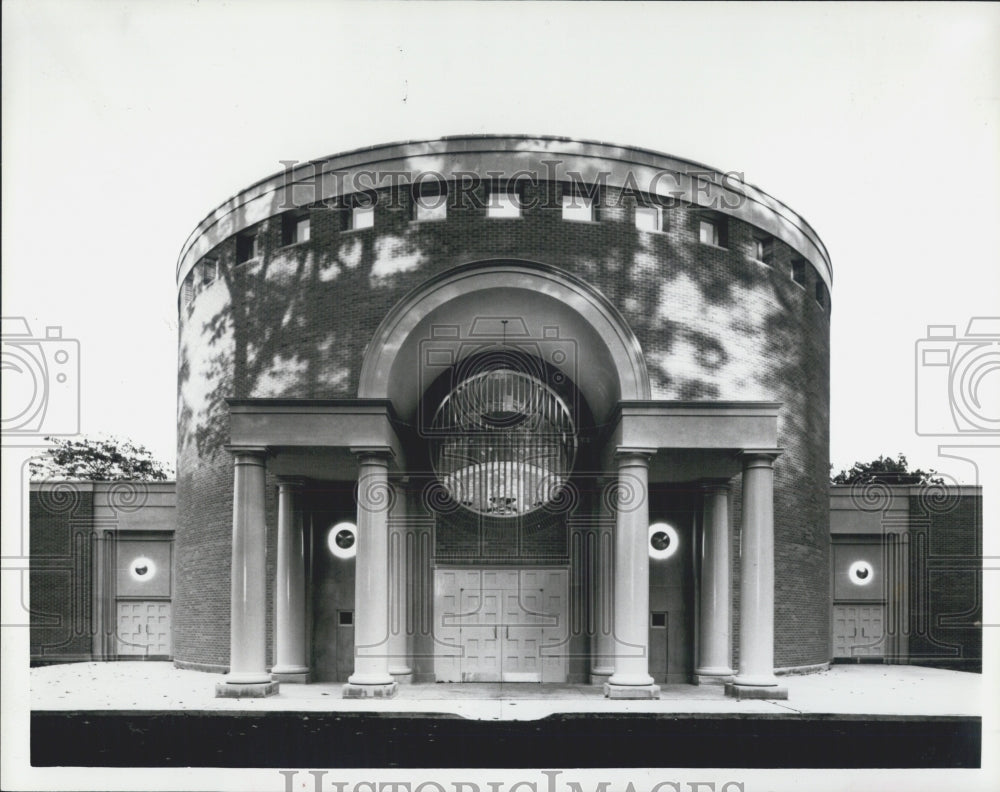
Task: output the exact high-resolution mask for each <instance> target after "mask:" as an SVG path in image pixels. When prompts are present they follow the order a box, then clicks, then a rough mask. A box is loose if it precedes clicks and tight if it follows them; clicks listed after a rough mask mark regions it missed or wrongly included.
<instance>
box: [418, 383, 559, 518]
mask: <svg viewBox="0 0 1000 792" xmlns="http://www.w3.org/2000/svg"><path fill="white" fill-rule="evenodd" d="M575 456H576V427H575V426H574V424H573V419H572V416H571V415H570V412H569V409H568V408H567V407H566V404H565V403H564V402H563V400H562V399H561V398H560V397H559V396H558V394H556V393H555V391H553V390H552V389H551V388H549V387H548V386H547V385H545V384H544V383H541V382H539V381H538V380H536V379H535V378H534V377H530V376H528V375H527V374H524V373H522V372H519V371H514V370H512V369H507V368H500V369H494V370H492V371H485V372H482V373H480V374H476V375H475V376H472V377H469V378H468V379H466V380H465V381H463V382H462V383H461V384H459V385H458V386H457V387H456V388H455V389H454V390H452V392H451V393H449V394H448V396H447V397H445V399H444V401H443V402H442V403H441V406H440V407H438V410H437V413H436V414H435V416H434V420H433V422H432V440H431V461H432V464H433V465H434V469H435V472H436V473H437V475H438V478H439V480H440V481H441V483H442V484H443V485H444V487H445V489H447V491H448V493H449V495H450V496H451V497H452V498H453V499H454V500H455V501H457V502H458V503H460V504H461V505H462V506H464V507H466V508H467V509H471V510H472V511H474V512H477V513H479V514H490V515H493V516H499V517H505V516H516V515H519V514H527V513H528V512H531V511H534V510H535V509H537V508H539V507H541V506H544V505H545V504H546V503H548V502H549V501H551V500H552V499H553V498H555V497H556V496H557V494H558V492H559V490H560V488H561V487H562V486H563V484H564V483H565V482H566V479H567V477H568V476H569V473H570V471H571V469H572V467H573V459H574V457H575Z"/></svg>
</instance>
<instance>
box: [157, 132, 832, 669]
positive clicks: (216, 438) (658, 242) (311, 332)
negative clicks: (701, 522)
mask: <svg viewBox="0 0 1000 792" xmlns="http://www.w3.org/2000/svg"><path fill="white" fill-rule="evenodd" d="M449 152H457V153H456V154H455V155H454V157H451V158H449V156H446V155H448V154H449ZM470 152H472V153H470ZM515 152H516V153H515ZM560 158H563V159H564V160H565V161H566V162H568V163H570V164H573V163H584V164H586V166H587V168H589V170H586V169H584V168H582V167H581V172H582V174H583V176H582V181H583V182H585V183H586V182H593V181H598V180H599V178H591V177H592V175H593V174H594V173H598V172H599V171H601V170H602V169H603V166H604V165H605V164H609V163H610V164H609V165H608V168H607V169H608V170H610V171H612V175H611V176H610V177H608V178H607V179H606V180H605V182H604V183H603V184H602V185H601V188H600V192H599V198H598V208H597V211H596V217H595V219H594V221H592V222H573V221H569V220H564V219H563V217H562V212H561V210H560V200H561V194H562V191H563V190H564V189H565V188H564V185H565V183H566V182H565V181H564V180H563V179H562V178H557V179H551V180H549V179H544V178H539V179H538V180H537V181H536V182H535V183H534V184H527V185H526V186H525V187H524V192H523V198H524V200H525V204H526V207H525V209H524V211H523V213H522V216H521V217H519V218H516V219H494V218H488V217H487V216H486V211H485V209H484V208H483V207H482V206H481V205H477V204H476V202H475V201H472V200H465V201H454V202H453V201H451V200H449V205H448V210H447V217H446V218H445V219H441V220H433V221H430V220H429V221H419V222H417V221H414V220H413V215H412V201H413V198H412V192H411V190H409V189H408V188H405V187H396V188H392V187H386V188H382V189H378V190H375V191H374V194H375V195H377V198H378V202H377V204H376V206H375V222H374V227H373V228H368V229H364V230H347V229H346V222H345V218H346V215H347V212H348V211H349V210H347V209H345V208H342V205H341V203H340V202H339V200H329V201H327V203H328V204H330V206H325V205H319V204H318V202H319V200H320V198H325V197H326V195H327V192H328V191H327V190H326V188H324V194H323V196H320V195H318V194H313V195H312V198H313V199H315V200H314V201H308V200H304V199H303V198H302V196H303V195H305V193H301V192H291V194H290V195H289V193H288V191H286V190H285V189H284V187H285V185H286V183H287V182H288V181H289V177H288V174H279V175H278V176H276V177H274V178H272V179H270V180H265V181H264V182H261V183H260V184H258V185H254V186H253V187H251V188H248V190H246V191H245V192H244V193H241V194H240V195H238V196H236V197H234V198H233V199H231V200H230V201H228V202H227V203H226V204H224V205H223V206H221V207H220V208H219V209H218V210H216V211H215V212H213V213H212V214H211V215H209V217H208V218H206V220H205V221H204V222H203V223H202V224H201V225H200V226H199V228H198V229H197V230H196V232H195V233H194V234H193V235H192V237H191V238H190V239H189V241H188V244H187V245H186V246H185V248H184V250H183V251H182V254H181V260H180V264H179V267H178V285H179V293H178V306H179V317H180V345H179V377H178V379H179V393H178V430H179V431H178V474H177V498H178V520H177V531H176V538H175V547H176V558H177V581H176V589H175V597H174V602H175V610H174V636H173V639H174V643H173V645H174V655H175V659H176V661H177V663H178V664H181V665H188V666H192V667H202V668H206V669H213V670H222V669H223V668H225V667H226V665H227V664H228V654H229V647H228V641H229V564H230V537H231V531H232V482H233V475H232V459H231V457H230V455H229V453H228V452H227V451H226V450H225V448H224V445H225V444H226V443H227V442H228V430H229V427H228V411H227V407H226V403H225V399H226V398H254V397H285V398H303V399H314V398H332V397H356V396H357V395H358V383H359V373H360V369H361V365H362V362H363V356H364V353H365V348H366V345H367V344H368V343H369V341H370V340H371V339H372V336H373V334H374V332H375V330H376V328H377V327H378V325H379V323H380V322H381V320H382V319H383V317H384V316H385V315H386V313H387V312H388V311H389V310H390V309H391V308H392V307H393V306H394V305H395V304H396V303H397V302H398V301H399V300H400V299H401V298H402V297H403V296H404V295H406V294H407V293H408V292H409V291H410V290H411V289H413V288H415V287H417V286H419V285H420V284H421V283H423V282H425V281H426V280H427V279H429V278H431V277H433V276H434V275H436V274H438V273H441V272H443V271H445V270H448V269H450V268H453V267H456V266H458V265H462V264H467V263H469V262H475V261H484V260H490V259H507V260H519V261H525V262H538V263H541V264H545V265H548V266H554V267H558V268H561V269H563V270H565V271H566V272H568V273H570V274H572V275H574V276H576V277H577V278H580V279H582V280H583V281H585V282H587V283H588V284H590V285H591V286H592V287H593V288H595V289H596V290H598V291H600V292H601V293H603V295H604V296H605V297H606V298H607V299H608V300H609V301H610V302H611V303H612V304H613V305H614V306H615V307H616V308H617V309H618V311H620V313H621V314H622V316H623V317H624V319H625V321H626V322H627V324H628V325H629V327H630V328H631V330H632V331H633V333H634V334H635V337H636V339H637V340H638V342H639V345H640V346H641V350H642V354H643V355H644V357H645V361H646V366H647V368H648V372H649V379H650V384H651V395H652V398H654V399H676V400H759V401H777V402H781V403H782V404H783V407H782V409H781V411H780V417H779V440H780V444H781V446H782V447H783V448H784V449H785V450H784V454H783V455H782V456H781V457H780V458H779V459H778V460H777V462H776V464H775V562H776V570H775V664H776V666H777V667H778V668H781V667H787V666H803V665H810V664H815V663H823V662H826V661H828V660H829V658H830V638H829V635H830V625H829V618H830V617H829V605H830V600H829V596H830V595H829V550H828V516H827V515H828V508H827V483H828V456H829V454H828V447H829V323H830V295H829V290H828V288H827V286H828V281H829V277H830V275H829V272H830V268H829V261H828V260H827V258H826V254H825V250H823V248H822V243H820V242H819V240H818V238H817V237H816V236H815V233H814V232H813V231H812V229H811V228H809V226H808V225H807V224H806V223H805V222H804V221H803V220H801V218H798V216H797V215H795V214H794V212H792V211H791V210H789V209H787V207H784V206H783V205H781V204H780V202H778V201H776V200H775V199H773V198H770V196H766V195H764V194H763V193H761V192H760V191H759V190H756V188H752V187H750V186H749V185H745V184H743V183H742V182H739V181H738V180H737V179H735V177H732V176H726V177H725V178H726V179H728V180H729V181H728V183H727V184H726V191H725V192H724V193H720V192H719V191H718V190H716V192H715V193H712V194H709V193H707V192H699V191H697V190H687V191H686V192H684V194H683V195H678V196H674V197H673V198H671V199H670V200H665V196H663V195H662V194H661V200H660V205H661V206H662V217H663V230H662V231H659V232H647V231H640V230H638V229H637V228H636V224H635V206H636V202H637V200H643V198H644V197H645V193H644V191H643V188H644V186H645V185H646V184H648V183H649V179H648V178H645V179H638V180H637V182H638V191H637V192H636V191H635V187H633V193H634V194H633V193H623V192H622V190H621V189H620V188H621V186H622V185H623V184H625V182H624V180H623V177H622V174H624V173H627V172H628V171H629V169H630V168H632V166H633V164H634V162H640V163H641V168H642V169H645V170H642V173H643V174H645V175H646V176H648V173H649V172H650V169H653V170H655V169H656V167H657V166H659V167H661V168H662V169H663V170H664V171H670V173H672V174H673V173H676V172H677V171H678V170H679V169H680V167H681V166H684V167H688V166H689V167H690V168H691V169H694V168H701V166H695V165H693V164H691V163H684V162H683V161H680V160H677V159H674V158H669V157H667V156H666V155H658V154H655V153H652V152H645V151H640V150H632V149H622V148H619V147H611V146H606V145H604V144H581V143H576V142H573V141H556V140H543V141H539V140H538V139H528V138H523V139H521V138H460V139H445V140H443V141H435V142H430V143H420V144H402V145H397V146H390V147H380V148H375V149H371V150H365V151H361V152H353V153H350V154H345V155H339V156H338V157H335V158H332V159H331V160H330V161H329V162H328V166H329V167H330V168H332V169H340V170H344V171H347V172H349V173H354V172H356V171H357V170H358V169H369V170H372V171H378V170H379V169H380V168H382V167H383V165H385V163H387V162H388V163H390V164H391V166H392V168H393V169H395V170H397V171H399V170H402V171H406V170H407V168H409V169H410V172H411V173H412V172H416V171H421V170H428V169H435V170H437V171H438V172H440V173H442V174H443V175H444V176H445V177H446V178H448V177H449V175H450V174H451V173H453V171H454V170H458V169H461V170H463V171H466V172H468V171H471V170H478V171H479V175H480V176H481V177H482V178H484V179H487V178H488V176H489V173H490V172H491V171H492V172H504V173H505V174H506V175H508V176H509V175H511V174H513V173H514V172H515V171H516V170H518V169H520V168H523V167H524V166H525V165H526V164H534V165H536V166H537V167H536V171H537V173H538V174H540V176H544V175H545V174H547V173H548V174H550V175H551V174H553V173H562V171H555V170H552V166H551V165H545V164H543V163H544V162H545V161H549V162H551V161H554V160H558V159H560ZM470 162H471V163H478V164H474V165H473V166H470V165H469V163H470ZM442 163H444V164H442ZM679 163H680V164H679ZM313 167H317V168H318V167H319V166H313ZM385 167H387V168H388V167H389V166H388V165H385ZM636 167H638V166H636ZM565 168H568V169H569V170H572V168H569V166H564V169H565ZM547 169H548V170H547ZM701 172H702V173H704V172H706V171H705V169H701ZM712 173H713V174H714V173H715V172H712ZM720 176H722V175H721V174H715V175H714V176H713V177H712V178H713V179H714V183H715V184H717V185H718V184H720V183H722V181H723V179H722V178H719V177H720ZM459 178H463V179H466V181H469V179H470V178H471V177H468V176H461V177H459ZM406 181H407V180H405V179H404V180H403V182H402V183H403V184H405V183H406ZM662 181H663V180H661V182H662ZM369 183H371V182H370V180H369ZM335 184H336V183H335ZM626 186H628V185H626ZM331 189H332V190H333V191H334V192H335V191H336V188H335V187H334V188H331ZM476 190H478V191H479V192H478V193H477V192H476ZM483 190H484V188H483V187H482V186H480V187H477V188H474V189H471V188H470V190H469V191H468V195H467V196H466V197H467V198H468V197H470V196H472V195H474V194H475V195H479V196H482V195H483ZM661 193H662V189H661ZM719 195H723V197H726V196H728V198H727V200H723V201H719V200H715V199H717V198H718V196H719ZM734 195H735V196H737V197H738V198H739V200H738V201H732V200H731V199H732V196H734ZM713 196H714V198H713ZM308 197H309V196H308V195H305V198H306V199H308ZM306 203H311V204H312V208H305V209H303V210H302V211H305V212H306V213H307V214H308V217H309V218H310V239H309V240H308V241H306V242H301V243H297V244H283V243H285V242H288V241H289V240H288V236H287V235H288V229H289V224H290V217H291V216H292V215H290V214H289V212H290V210H291V209H292V206H293V204H294V205H295V206H298V207H304V206H305V204H306ZM457 203H461V204H463V205H455V204H457ZM706 203H709V204H711V205H710V206H708V207H706V205H705V204H706ZM707 208H710V209H712V210H713V212H712V214H711V215H710V217H711V218H713V219H715V220H716V221H717V222H719V223H720V224H721V227H722V238H721V239H720V240H719V241H720V244H719V245H711V244H706V243H704V242H703V241H700V239H699V224H700V221H701V219H702V218H703V217H706V216H708V215H705V214H704V212H705V210H706V209H707ZM254 231H259V234H258V237H257V239H258V242H257V249H256V256H255V257H253V258H251V259H250V260H249V261H247V262H245V263H237V254H238V252H239V253H240V254H241V255H242V256H245V255H246V254H247V247H246V246H247V243H246V242H245V241H241V240H240V239H239V237H240V236H241V235H243V236H244V237H246V235H247V233H248V232H254ZM758 239H765V240H766V244H767V245H768V246H769V259H770V260H769V262H768V263H764V262H762V261H760V260H757V258H756V256H757V255H758V254H760V253H761V251H760V249H759V248H758V246H757V240H758ZM251 252H252V251H251ZM733 483H734V485H735V488H734V518H735V520H736V530H735V531H734V545H735V546H734V553H733V556H734V566H736V568H737V570H738V540H739V478H738V477H737V478H736V479H735V480H734V482H733ZM273 484H274V482H273V480H271V479H270V477H269V490H268V498H269V500H268V525H269V537H268V541H269V556H268V563H269V570H268V576H269V580H270V581H271V583H270V585H271V586H272V587H273V580H274V570H273V564H274V556H275V551H274V541H275V538H274V530H273V527H274V525H275V520H276V514H275V497H274V486H272V485H273ZM733 588H734V591H735V590H736V588H737V587H736V586H734V587H733ZM272 602H273V595H272V593H271V592H269V604H268V614H269V616H268V618H269V631H270V629H271V626H270V619H271V618H272V613H273V604H272ZM733 624H734V628H736V627H737V625H738V620H737V619H735V618H734V622H733ZM734 632H736V630H735V629H734ZM733 640H734V645H736V643H737V641H738V634H734V636H733ZM269 645H270V637H269Z"/></svg>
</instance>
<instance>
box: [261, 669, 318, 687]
mask: <svg viewBox="0 0 1000 792" xmlns="http://www.w3.org/2000/svg"><path fill="white" fill-rule="evenodd" d="M271 679H275V680H277V681H278V682H293V683H295V684H298V685H308V684H309V683H310V682H312V671H311V670H310V669H308V668H307V667H306V666H275V667H274V668H272V669H271Z"/></svg>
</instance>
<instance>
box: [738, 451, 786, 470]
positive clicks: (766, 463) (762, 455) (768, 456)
mask: <svg viewBox="0 0 1000 792" xmlns="http://www.w3.org/2000/svg"><path fill="white" fill-rule="evenodd" d="M783 453H785V449H784V448H743V449H741V450H740V451H739V452H738V453H737V455H736V456H737V457H738V458H739V460H740V462H742V463H743V467H744V468H748V467H758V468H759V467H768V468H769V467H773V466H774V460H776V459H777V458H778V457H780V456H781V455H782V454H783Z"/></svg>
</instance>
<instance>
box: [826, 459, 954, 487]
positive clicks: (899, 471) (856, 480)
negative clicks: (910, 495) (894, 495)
mask: <svg viewBox="0 0 1000 792" xmlns="http://www.w3.org/2000/svg"><path fill="white" fill-rule="evenodd" d="M830 467H831V468H832V467H833V466H832V465H831V466H830ZM830 482H831V483H832V484H872V483H876V482H878V483H881V484H942V483H944V479H942V478H941V477H940V476H938V475H937V471H936V470H921V469H920V468H917V469H915V470H910V467H909V464H908V463H907V461H906V457H905V456H904V455H903V454H902V453H900V454H899V455H898V456H897V458H896V459H893V458H892V457H891V456H879V458H878V459H873V460H872V461H871V462H855V463H854V464H853V465H852V466H851V469H850V470H841V471H840V472H839V473H838V474H837V475H836V476H832V477H831V478H830Z"/></svg>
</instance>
